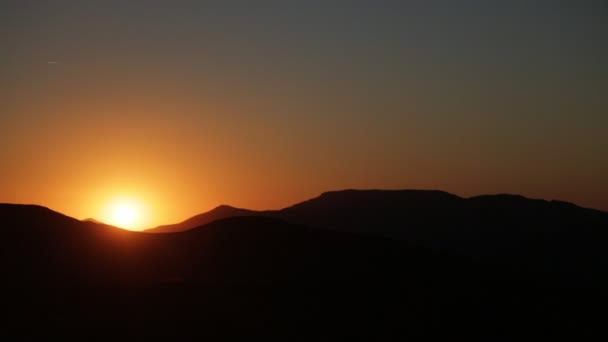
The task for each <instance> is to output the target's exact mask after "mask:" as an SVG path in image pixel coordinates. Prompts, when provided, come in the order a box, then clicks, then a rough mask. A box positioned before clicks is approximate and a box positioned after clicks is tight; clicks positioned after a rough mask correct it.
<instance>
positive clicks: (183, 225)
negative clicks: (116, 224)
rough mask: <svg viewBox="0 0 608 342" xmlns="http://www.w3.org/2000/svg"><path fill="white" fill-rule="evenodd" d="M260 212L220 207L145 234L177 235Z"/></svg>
mask: <svg viewBox="0 0 608 342" xmlns="http://www.w3.org/2000/svg"><path fill="white" fill-rule="evenodd" d="M259 213H260V212H257V211H253V210H247V209H240V208H234V207H231V206H229V205H220V206H219V207H217V208H215V209H213V210H211V211H208V212H206V213H202V214H200V215H196V216H194V217H191V218H189V219H187V220H186V221H184V222H180V223H177V224H168V225H163V226H159V227H156V228H152V229H148V230H147V231H146V232H148V233H177V232H181V231H185V230H190V229H193V228H196V227H200V226H204V225H206V224H207V223H211V222H213V221H216V220H220V219H223V218H227V217H236V216H255V215H259Z"/></svg>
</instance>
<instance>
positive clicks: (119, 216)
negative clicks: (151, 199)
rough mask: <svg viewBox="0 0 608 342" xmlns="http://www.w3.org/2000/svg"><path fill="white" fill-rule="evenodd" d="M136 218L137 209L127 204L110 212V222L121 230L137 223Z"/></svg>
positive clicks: (137, 214)
mask: <svg viewBox="0 0 608 342" xmlns="http://www.w3.org/2000/svg"><path fill="white" fill-rule="evenodd" d="M138 216H139V213H138V212H137V208H135V207H134V206H132V205H129V204H123V205H119V206H117V207H116V208H114V211H113V212H112V220H113V221H114V222H115V223H116V225H118V226H120V227H123V228H129V227H132V226H133V224H135V223H136V222H137V218H138Z"/></svg>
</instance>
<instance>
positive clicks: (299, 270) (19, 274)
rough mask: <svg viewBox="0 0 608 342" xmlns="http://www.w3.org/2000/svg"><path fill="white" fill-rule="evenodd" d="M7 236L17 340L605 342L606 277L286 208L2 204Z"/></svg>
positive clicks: (6, 296)
mask: <svg viewBox="0 0 608 342" xmlns="http://www.w3.org/2000/svg"><path fill="white" fill-rule="evenodd" d="M0 232H1V234H2V240H1V243H2V254H1V255H0V257H1V259H0V267H1V269H2V272H3V275H4V277H3V282H2V285H1V287H0V289H1V290H2V296H3V300H2V303H3V305H2V310H3V313H4V315H3V316H4V317H5V319H4V320H3V321H2V323H1V324H2V325H3V326H4V327H3V329H2V332H1V333H2V334H5V335H11V337H12V339H32V338H39V339H48V338H50V337H60V338H69V337H72V338H78V339H86V340H90V339H100V340H101V339H104V340H107V339H109V338H111V339H114V340H133V339H134V338H135V339H150V338H167V339H171V340H192V339H195V338H198V339H209V340H214V341H217V340H229V339H234V338H236V339H239V340H245V339H246V340H251V339H254V338H264V339H266V340H268V339H276V340H288V341H311V340H313V341H330V340H331V341H336V340H355V339H357V340H375V341H391V340H404V339H408V338H409V339H411V340H429V339H431V338H435V339H436V338H440V339H446V338H451V339H452V338H466V339H473V340H505V339H506V340H522V339H532V338H535V339H549V338H553V337H557V336H559V337H564V336H568V337H574V338H578V339H591V338H598V335H600V334H602V332H603V323H604V320H603V316H602V315H598V314H596V312H597V311H596V310H598V309H599V312H601V310H602V309H603V308H604V307H605V304H607V301H606V297H605V293H604V290H605V288H604V287H603V286H601V285H597V286H596V287H594V286H586V287H584V288H582V287H576V286H574V285H572V284H567V285H566V284H563V283H561V282H555V281H554V279H553V276H551V275H548V274H545V273H543V272H531V271H530V270H528V269H521V268H516V267H512V265H509V264H504V263H500V262H496V261H495V260H493V259H481V258H473V257H470V256H466V255H462V254H459V253H454V252H451V251H437V250H432V249H429V248H425V247H421V246H416V245H412V244H410V243H408V242H406V241H403V240H392V239H388V238H385V237H379V236H378V237H373V236H367V235H360V234H353V233H345V232H335V231H328V230H320V229H314V228H309V227H307V226H304V225H298V224H293V223H287V222H285V221H284V220H282V219H279V218H275V217H257V216H248V217H233V218H227V219H223V220H219V221H215V222H212V223H210V224H208V225H206V226H203V227H199V228H196V229H192V230H189V231H186V232H183V233H179V234H145V233H134V232H128V231H123V230H119V229H116V228H113V227H110V226H104V225H99V224H95V223H91V222H82V221H78V220H74V219H71V218H69V217H66V216H63V215H61V214H58V213H54V212H52V211H50V210H48V209H46V208H42V207H36V206H18V205H0ZM540 253H541V254H542V252H540ZM594 271H597V272H595V273H594V274H604V273H605V271H604V270H594ZM598 284H601V283H598ZM575 285H576V283H575Z"/></svg>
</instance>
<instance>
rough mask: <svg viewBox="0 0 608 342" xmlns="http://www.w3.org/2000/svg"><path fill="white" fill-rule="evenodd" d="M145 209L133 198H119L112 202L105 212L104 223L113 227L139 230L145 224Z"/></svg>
mask: <svg viewBox="0 0 608 342" xmlns="http://www.w3.org/2000/svg"><path fill="white" fill-rule="evenodd" d="M143 209H144V207H143V205H142V203H141V202H140V201H138V200H136V199H133V198H117V199H114V200H113V201H111V202H110V203H109V204H108V205H107V207H106V208H105V210H104V215H103V216H104V219H105V220H104V222H107V223H109V224H111V225H114V226H117V227H120V228H125V229H130V230H139V229H141V228H142V226H143V225H144V224H145V222H144V221H145V217H144V214H145V213H144V210H143Z"/></svg>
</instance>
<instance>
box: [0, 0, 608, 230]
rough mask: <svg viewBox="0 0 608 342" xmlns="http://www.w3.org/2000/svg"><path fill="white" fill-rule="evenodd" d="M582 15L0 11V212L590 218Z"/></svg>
mask: <svg viewBox="0 0 608 342" xmlns="http://www.w3.org/2000/svg"><path fill="white" fill-rule="evenodd" d="M607 10H608V7H607V6H604V5H602V4H600V3H598V2H597V1H594V0H583V1H562V2H559V3H556V2H555V1H549V0H540V1H535V2H534V3H530V2H529V1H506V0H486V1H481V0H466V1H448V0H427V1H411V2H410V1H408V2H404V1H394V0H386V1H382V2H376V1H365V0H360V1H359V0H357V1H352V2H347V3H342V4H339V3H333V2H332V3H328V2H325V1H318V0H311V1H306V2H297V3H295V2H284V1H269V2H265V3H264V4H263V5H261V4H252V3H251V2H247V1H238V0H234V1H222V2H219V3H208V2H200V3H199V2H192V1H162V0H158V1H157V0H154V1H146V2H136V3H127V2H124V1H114V0H106V1H97V0H91V1H86V2H76V1H69V0H56V1H52V2H37V3H29V2H24V1H3V2H1V3H0V26H1V27H2V30H0V37H2V41H3V42H4V44H3V46H4V51H5V53H3V54H2V55H0V73H1V74H2V75H3V77H2V79H0V94H1V95H0V97H1V99H0V146H2V148H1V149H0V165H2V166H3V167H2V168H1V169H0V202H10V203H40V204H42V205H44V206H48V207H51V208H55V209H56V210H57V211H59V212H62V213H66V215H69V216H72V217H79V218H89V217H93V218H96V219H98V220H100V221H104V222H107V221H111V222H112V223H113V224H118V223H120V224H122V225H124V226H129V227H130V228H145V227H155V226H158V225H161V224H165V223H167V222H179V220H181V219H183V218H184V217H188V215H192V213H197V212H201V211H202V210H204V209H205V208H212V207H213V206H214V205H215V204H216V203H228V204H230V205H234V206H236V207H241V208H250V209H254V210H264V209H268V208H279V207H281V206H283V205H286V204H288V203H297V201H299V200H301V199H304V198H312V197H314V196H316V195H317V194H319V193H322V192H323V191H325V189H349V188H355V189H359V188H382V189H410V188H419V189H442V190H444V191H447V192H449V193H453V194H458V195H459V196H462V197H470V196H473V195H476V194H498V193H513V194H521V195H523V196H525V197H529V198H546V199H559V200H561V201H566V202H571V203H576V204H577V205H580V206H583V207H588V208H597V209H598V210H604V211H608V178H607V177H605V176H604V175H606V174H608V158H606V157H605V155H606V153H605V151H604V150H605V146H608V135H607V134H606V133H605V128H606V127H608V115H606V113H607V112H608V101H607V100H606V99H608V94H607V89H608V65H607V64H606V63H605V61H606V60H608V48H606V44H605V33H606V32H608V21H606V20H605V18H606V17H607V14H608V12H607Z"/></svg>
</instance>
